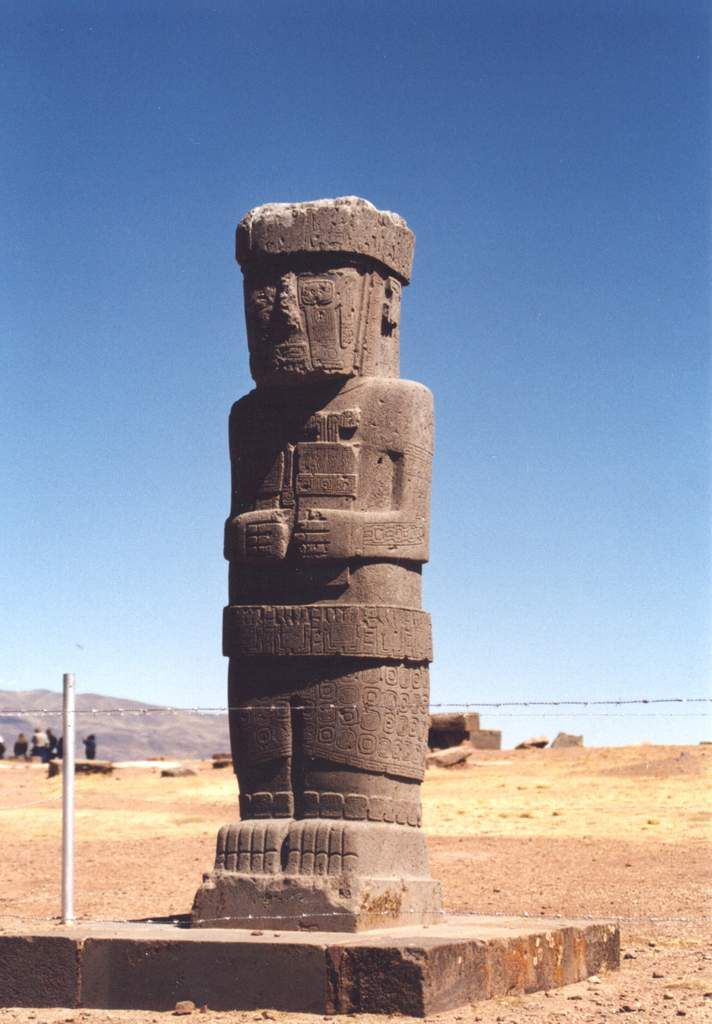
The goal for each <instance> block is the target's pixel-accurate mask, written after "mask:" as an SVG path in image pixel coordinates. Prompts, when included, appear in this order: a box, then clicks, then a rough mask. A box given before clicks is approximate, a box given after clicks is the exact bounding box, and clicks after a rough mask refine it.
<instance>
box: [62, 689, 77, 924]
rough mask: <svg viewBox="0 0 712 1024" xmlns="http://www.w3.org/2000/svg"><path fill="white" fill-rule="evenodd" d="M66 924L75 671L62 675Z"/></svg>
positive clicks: (69, 918) (69, 917) (69, 914)
mask: <svg viewBox="0 0 712 1024" xmlns="http://www.w3.org/2000/svg"><path fill="white" fill-rule="evenodd" d="M62 690H63V697H62V728H63V732H62V735H63V740H62V743H63V748H62V752H63V761H62V924H72V923H73V922H74V747H75V743H76V735H75V726H76V715H75V713H74V707H75V705H74V674H73V673H70V672H67V673H66V674H65V675H63V676H62Z"/></svg>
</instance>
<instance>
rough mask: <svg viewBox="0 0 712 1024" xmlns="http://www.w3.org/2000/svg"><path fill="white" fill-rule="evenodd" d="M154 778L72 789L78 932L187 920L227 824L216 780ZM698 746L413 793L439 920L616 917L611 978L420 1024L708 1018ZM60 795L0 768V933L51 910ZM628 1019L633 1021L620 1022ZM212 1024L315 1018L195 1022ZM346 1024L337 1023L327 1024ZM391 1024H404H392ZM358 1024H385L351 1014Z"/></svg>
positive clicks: (472, 771) (216, 774)
mask: <svg viewBox="0 0 712 1024" xmlns="http://www.w3.org/2000/svg"><path fill="white" fill-rule="evenodd" d="M192 767H194V768H195V769H196V770H197V775H196V776H194V777H189V778H179V779H163V778H161V777H160V766H157V767H156V769H153V770H151V769H149V770H146V769H143V770H139V769H129V768H124V769H121V770H118V771H116V772H115V774H114V775H113V776H109V777H104V776H82V777H79V778H78V782H77V806H78V813H77V883H76V889H77V900H76V902H77V910H78V914H79V916H80V917H85V918H92V919H97V918H98V919H113V920H116V919H117V918H121V919H127V918H137V917H147V916H165V915H170V914H174V913H176V914H178V913H185V912H186V911H187V910H188V909H189V907H190V904H191V901H192V897H193V893H194V892H195V889H196V887H197V885H198V884H199V881H200V877H201V873H202V872H203V871H204V870H207V869H208V868H209V867H210V865H211V861H212V857H213V846H214V840H215V834H216V832H217V829H218V827H219V826H220V825H222V824H224V823H225V822H226V821H228V820H230V819H231V818H234V817H235V816H236V789H235V783H234V779H233V777H232V775H231V774H230V773H229V771H227V770H221V771H215V770H213V769H212V768H211V767H210V766H209V765H207V764H200V763H194V764H192ZM711 769H712V747H705V746H699V747H662V746H647V745H646V746H636V747H623V748H608V749H591V750H586V749H573V750H546V751H492V752H484V751H482V752H477V753H476V754H475V755H474V756H473V757H472V758H471V760H470V762H469V763H468V764H467V765H465V766H458V767H455V768H451V769H437V768H436V769H431V770H430V772H429V773H428V777H427V780H426V783H425V786H424V793H423V803H424V812H425V816H424V817H425V828H426V831H427V833H428V836H429V846H430V850H431V862H432V870H433V874H434V875H435V876H436V877H438V878H440V879H441V880H442V882H443V887H444V892H445V898H446V905H447V907H448V909H450V910H457V911H460V912H471V913H480V914H493V913H494V914H498V913H499V914H505V915H513V914H514V915H521V914H525V913H526V914H528V915H529V916H531V917H534V916H537V915H541V916H548V917H550V916H552V915H554V914H561V915H564V916H572V917H586V916H591V917H606V918H611V917H613V918H619V919H621V929H622V937H623V949H624V954H625V958H624V960H623V964H622V970H621V971H620V972H619V973H618V972H616V973H612V974H609V975H607V976H604V977H602V978H600V979H594V980H591V981H588V982H582V983H580V984H579V985H574V986H569V987H567V988H565V989H561V990H557V991H554V992H550V993H540V994H536V995H531V996H522V997H511V998H507V999H498V1000H493V1001H492V1002H489V1003H479V1004H477V1005H475V1006H473V1007H465V1008H463V1009H462V1010H459V1011H455V1012H451V1013H449V1014H445V1015H442V1016H441V1017H438V1018H432V1020H438V1021H446V1020H447V1021H450V1020H453V1021H455V1020H458V1021H463V1022H465V1024H470V1022H474V1021H482V1022H483V1024H494V1022H500V1024H515V1022H520V1021H537V1022H547V1024H555V1022H572V1024H584V1022H598V1021H605V1020H613V1019H614V1018H615V1019H619V1015H620V1014H622V1013H627V1012H636V1013H638V1014H640V1015H641V1017H640V1018H636V1019H643V1020H651V1021H653V1020H654V1021H668V1020H673V1019H675V1020H677V1019H678V1017H680V1018H681V1017H683V1016H685V1017H687V1019H688V1020H689V1021H690V1022H691V1024H697V1022H701V1021H702V1020H703V1019H709V1018H708V1015H709V1012H710V1008H712V941H711V939H712V906H711V903H710V899H709V888H708V885H709V877H710V857H709V854H710V839H712V801H711V799H710V794H711V793H712V789H711V788H710V774H711ZM60 803H61V780H59V779H52V780H49V779H47V778H46V770H44V769H42V768H40V767H38V766H35V765H32V766H30V765H25V764H14V763H0V828H1V829H2V836H3V868H4V872H3V873H4V885H3V886H2V892H1V895H0V928H2V929H3V930H5V931H12V930H13V929H14V928H16V927H18V925H19V924H20V923H21V922H22V923H27V921H28V920H30V919H33V920H36V921H43V922H46V921H47V919H51V918H54V917H55V915H56V914H57V911H58V893H59V873H60V872H59V836H60ZM626 1007H629V1008H630V1009H629V1010H627V1009H625V1008H626ZM196 1016H198V1017H199V1019H200V1020H201V1021H207V1020H210V1019H215V1020H220V1021H221V1022H224V1024H237V1022H240V1024H242V1022H246V1021H260V1020H270V1019H273V1020H279V1021H282V1022H284V1024H287V1022H289V1024H297V1022H298V1021H299V1022H303V1024H306V1022H314V1021H317V1020H320V1019H321V1018H320V1017H314V1016H308V1015H304V1014H294V1015H284V1014H277V1013H274V1012H273V1011H265V1012H264V1013H262V1012H255V1011H250V1012H246V1013H234V1014H226V1013H220V1014H217V1013H214V1012H208V1014H207V1015H204V1014H200V1015H197V1014H196ZM162 1018H163V1019H165V1018H166V1015H165V1014H156V1013H126V1012H123V1013H122V1012H116V1011H111V1012H104V1011H85V1010H81V1011H77V1010H73V1011H68V1010H56V1011H55V1010H36V1011H33V1010H19V1009H18V1010H0V1020H1V1021H23V1022H24V1021H34V1022H36V1024H41V1022H46V1024H57V1022H60V1021H63V1022H65V1021H70V1022H76V1024H85V1022H86V1024H108V1022H112V1024H122V1022H125V1024H147V1022H149V1021H152V1022H155V1021H161V1019H162ZM329 1019H330V1020H334V1021H344V1022H345V1021H346V1020H347V1018H346V1017H343V1018H340V1017H331V1018H329ZM398 1019H399V1020H402V1021H405V1018H398ZM361 1020H363V1021H364V1024H367V1022H368V1021H383V1020H384V1018H382V1017H380V1018H375V1017H374V1018H370V1017H362V1018H361Z"/></svg>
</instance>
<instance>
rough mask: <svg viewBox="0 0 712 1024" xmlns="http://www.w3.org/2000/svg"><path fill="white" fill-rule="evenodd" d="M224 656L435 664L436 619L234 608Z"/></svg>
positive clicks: (395, 613) (394, 613)
mask: <svg viewBox="0 0 712 1024" xmlns="http://www.w3.org/2000/svg"><path fill="white" fill-rule="evenodd" d="M223 652H224V654H225V655H227V656H228V657H235V656H241V655H245V656H252V655H275V656H277V657H282V656H285V655H286V656H289V655H293V656H296V657H327V658H331V657H334V655H337V654H338V655H342V656H347V657H352V658H390V659H393V660H398V661H401V660H404V661H415V662H423V661H432V633H431V627H430V616H429V615H428V613H427V612H423V611H420V610H418V609H415V608H395V607H391V606H390V605H363V604H341V605H326V604H318V605H266V606H265V605H229V606H228V607H227V608H225V612H224V617H223Z"/></svg>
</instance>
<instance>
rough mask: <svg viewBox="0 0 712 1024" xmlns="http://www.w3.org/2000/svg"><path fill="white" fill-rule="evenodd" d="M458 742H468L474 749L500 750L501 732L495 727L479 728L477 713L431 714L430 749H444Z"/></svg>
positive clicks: (429, 729)
mask: <svg viewBox="0 0 712 1024" xmlns="http://www.w3.org/2000/svg"><path fill="white" fill-rule="evenodd" d="M458 743H469V744H470V745H471V746H472V747H474V748H475V749H476V750H500V749H501V746H502V733H501V732H499V731H498V730H497V729H481V728H480V716H479V715H478V714H474V713H469V714H461V713H446V714H445V713H443V714H436V715H431V716H430V726H429V728H428V747H429V748H430V749H431V750H446V749H448V748H449V747H455V746H457V744H458Z"/></svg>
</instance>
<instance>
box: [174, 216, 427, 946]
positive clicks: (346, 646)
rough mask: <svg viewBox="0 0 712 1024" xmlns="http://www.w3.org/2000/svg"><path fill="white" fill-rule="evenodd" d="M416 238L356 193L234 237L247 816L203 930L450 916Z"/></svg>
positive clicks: (232, 520)
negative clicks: (431, 836) (428, 815)
mask: <svg viewBox="0 0 712 1024" xmlns="http://www.w3.org/2000/svg"><path fill="white" fill-rule="evenodd" d="M413 246H414V236H413V234H412V232H411V231H410V230H409V228H408V227H407V225H406V223H405V221H404V220H403V219H402V218H401V217H399V216H397V215H396V214H393V213H384V212H381V211H379V210H376V209H375V208H374V207H373V206H372V205H371V204H370V203H368V202H366V201H365V200H363V199H357V198H354V197H345V198H341V199H334V200H319V201H316V202H308V203H297V204H281V203H279V204H271V205H267V206H260V207H257V208H256V209H254V210H252V211H251V212H250V213H249V214H248V215H247V216H246V217H245V218H244V220H243V221H242V222H241V223H240V225H239V226H238V229H237V259H238V261H239V263H240V265H241V267H242V271H243V274H244V291H245V312H246V320H247V338H248V343H249V350H250V369H251V372H252V376H253V377H254V380H255V383H256V385H257V386H256V388H255V390H254V391H251V392H250V393H249V394H248V395H246V396H245V397H244V398H241V399H240V400H239V401H238V402H236V403H235V405H234V406H233V409H232V412H231V415H230V459H231V464H232V507H231V510H230V517H229V518H228V520H227V523H226V527H225V557H226V558H227V560H228V561H229V563H230V577H229V579H230V582H229V605H228V607H227V608H226V609H225V613H224V631H223V637H224V641H223V647H224V653H225V655H227V657H229V659H230V663H229V683H228V687H229V705H230V731H231V744H232V753H233V763H234V766H235V770H236V773H237V777H238V782H239V789H240V821H239V822H237V823H236V824H230V825H226V826H225V827H224V828H222V829H221V831H220V834H219V836H218V844H217V859H216V863H215V869H214V871H213V872H212V873H211V874H209V875H206V876H205V881H204V884H203V886H202V887H201V889H199V891H198V894H197V896H196V900H195V905H194V909H193V922H194V924H196V925H203V926H206V927H210V926H212V927H215V926H221V925H224V926H226V927H230V926H233V927H253V928H254V927H255V926H256V925H262V926H265V927H272V928H276V929H280V930H283V929H289V928H300V927H302V928H303V927H310V928H318V929H320V930H330V931H356V930H361V929H364V928H372V927H383V926H388V925H400V924H418V923H422V922H425V921H429V920H432V919H433V918H434V917H435V916H437V915H439V914H440V912H441V898H440V891H439V886H438V884H437V883H435V882H433V881H432V880H431V879H430V877H429V874H428V867H427V858H426V850H425V842H424V836H423V833H422V832H421V829H420V823H421V811H420V784H421V781H422V778H423V773H424V768H425V754H426V739H427V730H428V663H429V661H430V660H431V634H430V619H429V616H428V615H427V614H426V613H425V612H424V611H422V610H421V567H422V565H423V563H424V562H425V561H427V558H428V527H429V504H430V477H431V461H432V450H433V408H432V396H431V394H430V392H429V391H428V389H427V388H425V387H423V385H422V384H416V383H413V382H412V381H404V380H400V379H399V377H398V367H399V359H398V355H399V353H398V349H399V323H400V306H401V293H402V289H403V287H404V285H407V284H408V281H409V278H410V272H411V264H412V255H413Z"/></svg>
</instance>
